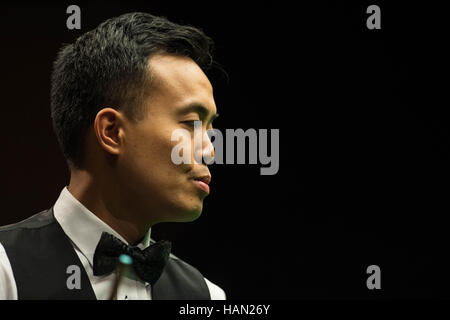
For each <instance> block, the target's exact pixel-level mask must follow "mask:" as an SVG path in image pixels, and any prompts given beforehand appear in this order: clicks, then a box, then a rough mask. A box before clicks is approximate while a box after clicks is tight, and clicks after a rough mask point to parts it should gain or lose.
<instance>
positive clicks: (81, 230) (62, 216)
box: [53, 186, 151, 267]
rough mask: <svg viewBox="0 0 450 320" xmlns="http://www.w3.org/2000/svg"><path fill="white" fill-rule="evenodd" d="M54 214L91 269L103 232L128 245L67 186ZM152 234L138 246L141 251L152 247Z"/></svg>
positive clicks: (61, 194) (55, 207) (58, 200)
mask: <svg viewBox="0 0 450 320" xmlns="http://www.w3.org/2000/svg"><path fill="white" fill-rule="evenodd" d="M53 212H54V215H55V219H56V221H58V223H59V224H60V225H61V228H62V229H63V230H64V233H65V234H66V235H67V236H68V237H69V238H70V240H72V242H73V243H74V245H75V246H76V247H78V249H79V250H80V251H81V253H82V254H83V255H84V256H85V257H86V258H87V259H88V261H89V263H90V265H91V267H92V266H93V260H94V252H95V248H96V247H97V244H98V242H99V240H100V237H101V235H102V233H103V232H108V233H110V234H112V235H113V236H115V237H117V238H119V239H120V240H121V241H123V242H124V243H126V244H128V242H127V241H126V240H125V239H124V238H123V237H122V236H121V235H120V234H118V233H117V232H116V231H115V230H114V229H112V228H111V227H110V226H109V225H107V224H106V223H105V222H103V221H102V220H101V219H100V218H99V217H97V216H96V215H95V214H94V213H92V212H91V211H90V210H89V209H88V208H86V207H85V206H84V205H83V204H82V203H81V202H80V201H78V199H76V198H75V197H74V196H73V195H72V194H71V193H70V191H69V190H68V189H67V186H66V187H64V188H63V190H62V191H61V193H60V195H59V197H58V199H57V200H56V202H55V205H54V206H53ZM150 234H151V228H149V230H148V232H147V234H146V235H145V237H144V239H143V240H142V241H141V243H139V244H138V245H137V246H138V247H139V248H140V249H145V248H147V247H148V246H149V245H150Z"/></svg>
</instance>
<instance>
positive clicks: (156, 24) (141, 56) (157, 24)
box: [51, 12, 213, 168]
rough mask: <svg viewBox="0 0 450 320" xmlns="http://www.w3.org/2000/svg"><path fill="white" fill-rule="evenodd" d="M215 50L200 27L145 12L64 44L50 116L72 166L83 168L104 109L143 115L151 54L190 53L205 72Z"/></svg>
mask: <svg viewBox="0 0 450 320" xmlns="http://www.w3.org/2000/svg"><path fill="white" fill-rule="evenodd" d="M212 51H213V41H212V40H211V38H209V37H208V36H206V35H205V34H204V33H203V32H202V31H201V30H199V29H197V28H194V27H192V26H187V25H179V24H176V23H173V22H170V21H169V20H167V19H166V18H164V17H156V16H153V15H151V14H148V13H142V12H134V13H127V14H123V15H121V16H119V17H115V18H111V19H108V20H106V21H105V22H103V23H101V24H100V25H99V26H98V27H97V28H95V29H94V30H91V31H89V32H87V33H85V34H83V35H81V36H80V37H79V38H78V39H77V40H76V41H75V42H74V43H72V44H68V45H65V46H63V47H62V48H61V49H60V51H59V52H58V55H57V58H56V60H55V62H54V65H53V72H52V77H51V117H52V123H53V129H54V131H55V134H56V136H57V139H58V143H59V145H60V147H61V149H62V152H63V154H64V157H65V158H66V160H67V161H68V164H69V167H71V166H73V167H78V168H80V167H81V165H82V160H83V158H84V151H85V146H84V141H85V139H84V138H85V135H86V131H87V128H88V127H89V126H90V125H92V124H93V121H94V119H95V116H96V114H97V113H98V112H99V111H100V110H101V109H102V108H104V107H111V108H114V109H117V110H121V111H123V112H124V114H125V115H126V116H127V118H129V119H131V120H132V121H135V122H137V121H139V120H141V119H143V117H144V116H145V114H146V110H145V107H144V105H143V103H142V101H143V98H145V97H146V96H147V94H149V93H148V92H147V91H148V90H147V89H148V85H149V79H150V75H149V72H148V61H149V58H150V57H151V55H152V54H155V53H160V52H165V53H170V54H176V55H180V56H186V57H190V58H191V59H192V60H193V61H195V62H196V63H197V64H198V65H199V66H200V68H201V69H202V70H204V71H207V70H208V69H209V68H210V67H211V66H212V64H213V59H212ZM146 88H147V89H146Z"/></svg>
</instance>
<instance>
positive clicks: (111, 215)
mask: <svg viewBox="0 0 450 320" xmlns="http://www.w3.org/2000/svg"><path fill="white" fill-rule="evenodd" d="M67 189H68V190H69V192H70V193H71V194H72V195H73V196H74V197H75V198H76V199H77V200H78V201H80V202H81V203H82V204H83V205H84V206H85V207H86V208H87V209H88V210H89V211H91V212H92V213H93V214H95V215H96V216H97V217H98V218H99V219H101V220H102V221H103V222H105V223H106V224H107V225H109V226H110V227H111V228H112V229H113V230H114V231H116V232H117V233H118V234H120V235H121V236H122V237H123V238H124V239H125V240H126V241H127V242H128V243H129V244H130V245H135V244H137V243H139V241H140V240H142V238H143V237H144V236H145V234H146V233H147V232H148V229H149V228H150V225H145V224H142V223H139V222H138V221H137V219H136V218H134V217H133V215H132V213H133V209H131V208H130V207H128V206H127V207H123V205H124V202H123V199H121V198H120V196H119V195H118V194H117V195H116V194H115V193H118V192H115V191H114V188H107V187H102V186H101V184H97V183H96V182H95V181H94V179H93V178H92V176H91V175H90V174H89V173H88V172H87V171H82V170H77V171H76V172H72V174H71V178H70V183H69V186H68V187H67ZM130 209H131V210H130ZM130 211H131V212H130Z"/></svg>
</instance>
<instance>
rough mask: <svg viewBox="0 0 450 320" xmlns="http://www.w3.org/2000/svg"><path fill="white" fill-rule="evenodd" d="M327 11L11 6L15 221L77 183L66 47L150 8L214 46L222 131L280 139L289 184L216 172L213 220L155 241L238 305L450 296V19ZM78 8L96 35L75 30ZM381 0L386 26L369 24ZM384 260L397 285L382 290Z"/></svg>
mask: <svg viewBox="0 0 450 320" xmlns="http://www.w3.org/2000/svg"><path fill="white" fill-rule="evenodd" d="M310 2H311V3H315V4H311V3H303V2H298V3H292V4H288V3H287V2H286V3H282V2H276V3H273V4H263V3H262V2H255V3H253V4H246V5H244V2H243V1H241V2H235V3H231V2H223V1H222V2H217V3H215V2H203V3H201V2H189V3H187V2H174V1H145V2H144V1H141V2H131V1H127V2H114V3H111V2H109V3H100V2H98V3H87V2H86V3H84V2H73V3H72V2H70V3H69V2H61V3H58V4H57V3H50V2H49V3H41V4H37V3H34V4H26V3H24V4H15V5H6V4H1V5H0V30H1V32H0V41H1V51H0V57H1V58H0V63H1V71H2V72H1V78H0V79H1V80H0V81H1V89H0V90H1V93H2V95H1V99H0V103H1V106H2V108H1V115H2V117H1V122H0V123H1V125H0V130H1V132H0V134H1V137H2V146H1V148H2V159H1V169H0V170H1V176H2V180H3V183H2V184H1V195H2V207H3V208H2V212H1V215H0V225H4V224H9V223H13V222H16V221H19V220H21V219H23V218H26V217H28V216H31V215H32V214H34V213H37V212H39V211H41V210H44V209H46V208H49V207H50V206H52V205H53V203H54V201H55V200H56V199H57V197H58V195H59V193H60V191H61V189H62V188H63V187H64V186H65V185H66V184H68V181H69V175H68V170H67V168H66V164H65V161H64V158H63V156H62V153H61V152H60V151H59V147H58V144H57V141H56V137H55V136H54V134H53V132H52V126H51V119H50V102H49V90H50V81H49V79H50V72H51V65H52V62H53V60H54V58H55V56H56V52H57V50H58V48H59V47H60V46H61V44H62V43H68V42H72V41H74V39H76V37H78V36H79V35H80V34H82V33H84V32H86V31H88V30H90V29H92V28H95V27H96V26H97V25H98V24H99V23H100V22H102V21H104V20H106V19H107V18H110V17H113V16H117V15H120V14H122V13H126V12H132V11H145V12H149V13H152V14H155V15H162V16H166V17H167V18H169V19H170V20H172V21H174V22H178V23H186V24H191V25H194V26H196V27H199V28H201V29H202V30H203V31H204V32H205V33H206V34H208V35H209V36H210V37H212V38H213V39H214V41H215V43H216V54H215V58H216V60H217V61H218V62H219V63H220V64H221V65H222V66H223V68H224V69H225V70H226V72H227V75H228V77H226V76H224V75H223V74H222V73H220V72H213V73H211V74H210V75H209V76H210V79H211V81H212V83H213V86H214V94H215V99H216V104H217V109H218V112H219V113H220V118H219V119H217V122H216V125H215V126H216V128H218V129H221V130H225V129H226V128H232V129H236V128H242V129H244V130H246V129H249V128H255V129H260V128H265V129H274V128H277V129H280V169H279V172H278V173H277V174H276V175H273V176H261V175H260V171H259V170H260V166H261V165H248V164H247V165H213V166H211V168H210V170H211V173H212V175H213V181H212V183H211V188H212V192H211V194H210V196H209V197H207V198H206V200H205V205H204V212H203V214H202V216H201V217H200V218H199V219H198V220H197V221H195V222H192V223H184V224H176V223H167V224H161V225H157V226H155V227H154V228H153V230H152V235H153V237H154V238H156V239H160V238H166V239H170V240H172V242H173V252H174V253H175V254H176V255H177V256H179V257H181V258H182V259H184V260H186V261H187V262H189V263H191V264H192V265H194V266H196V267H197V268H198V269H200V270H201V271H202V273H203V274H204V275H205V276H206V277H207V278H208V279H210V280H211V281H213V282H214V283H216V284H218V285H219V286H221V287H222V288H223V289H224V290H225V291H226V292H227V295H228V298H229V299H239V298H245V299H250V298H251V299H260V298H268V299H298V298H313V299H315V298H320V299H342V298H381V299H383V298H408V297H450V287H448V285H449V280H448V271H449V270H450V269H449V267H450V266H449V263H448V258H447V256H448V254H449V251H448V242H449V235H448V232H447V230H448V224H447V219H446V216H447V214H448V212H449V205H448V193H449V189H450V188H449V181H450V179H449V170H448V164H449V125H448V122H449V117H448V116H449V114H448V111H447V108H448V106H449V103H448V101H447V100H448V99H447V96H446V94H447V92H448V80H447V78H448V73H447V72H446V71H445V70H446V65H445V64H446V60H447V59H448V55H447V53H446V51H445V46H446V42H447V41H448V33H447V32H446V31H445V29H444V28H445V27H446V26H445V19H444V18H445V16H444V13H445V11H444V9H443V8H442V7H440V6H439V5H436V4H431V3H430V2H422V3H412V2H403V3H401V2H397V1H395V2H396V4H395V5H394V4H393V3H384V2H380V1H375V2H364V1H359V2H356V1H354V2H352V3H351V4H350V3H347V2H346V3H341V2H343V1H328V2H326V1H320V2H315V1H310ZM391 2H393V1H391ZM70 4H78V5H79V6H80V7H81V19H82V22H81V23H82V25H81V27H82V29H81V30H80V31H78V30H68V29H67V28H66V19H67V17H68V14H66V8H67V6H68V5H70ZM370 4H377V5H379V6H380V7H381V26H382V29H381V30H368V29H367V27H366V19H367V17H368V14H367V13H366V8H367V6H368V5H370ZM372 264H375V265H378V266H380V268H381V286H382V289H381V290H368V289H367V287H366V279H367V277H368V275H367V274H366V268H367V267H368V266H369V265H372Z"/></svg>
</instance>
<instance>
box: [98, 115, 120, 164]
mask: <svg viewBox="0 0 450 320" xmlns="http://www.w3.org/2000/svg"><path fill="white" fill-rule="evenodd" d="M123 120H124V118H123V115H122V113H121V112H120V111H117V110H115V109H113V108H103V109H102V110H100V111H99V112H98V113H97V115H96V116H95V120H94V132H95V135H96V136H97V140H98V143H99V144H100V146H101V147H102V148H103V149H104V150H105V151H106V152H108V153H109V154H114V155H118V154H119V153H120V148H121V146H122V144H123V142H122V137H123V125H124V123H123Z"/></svg>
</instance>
